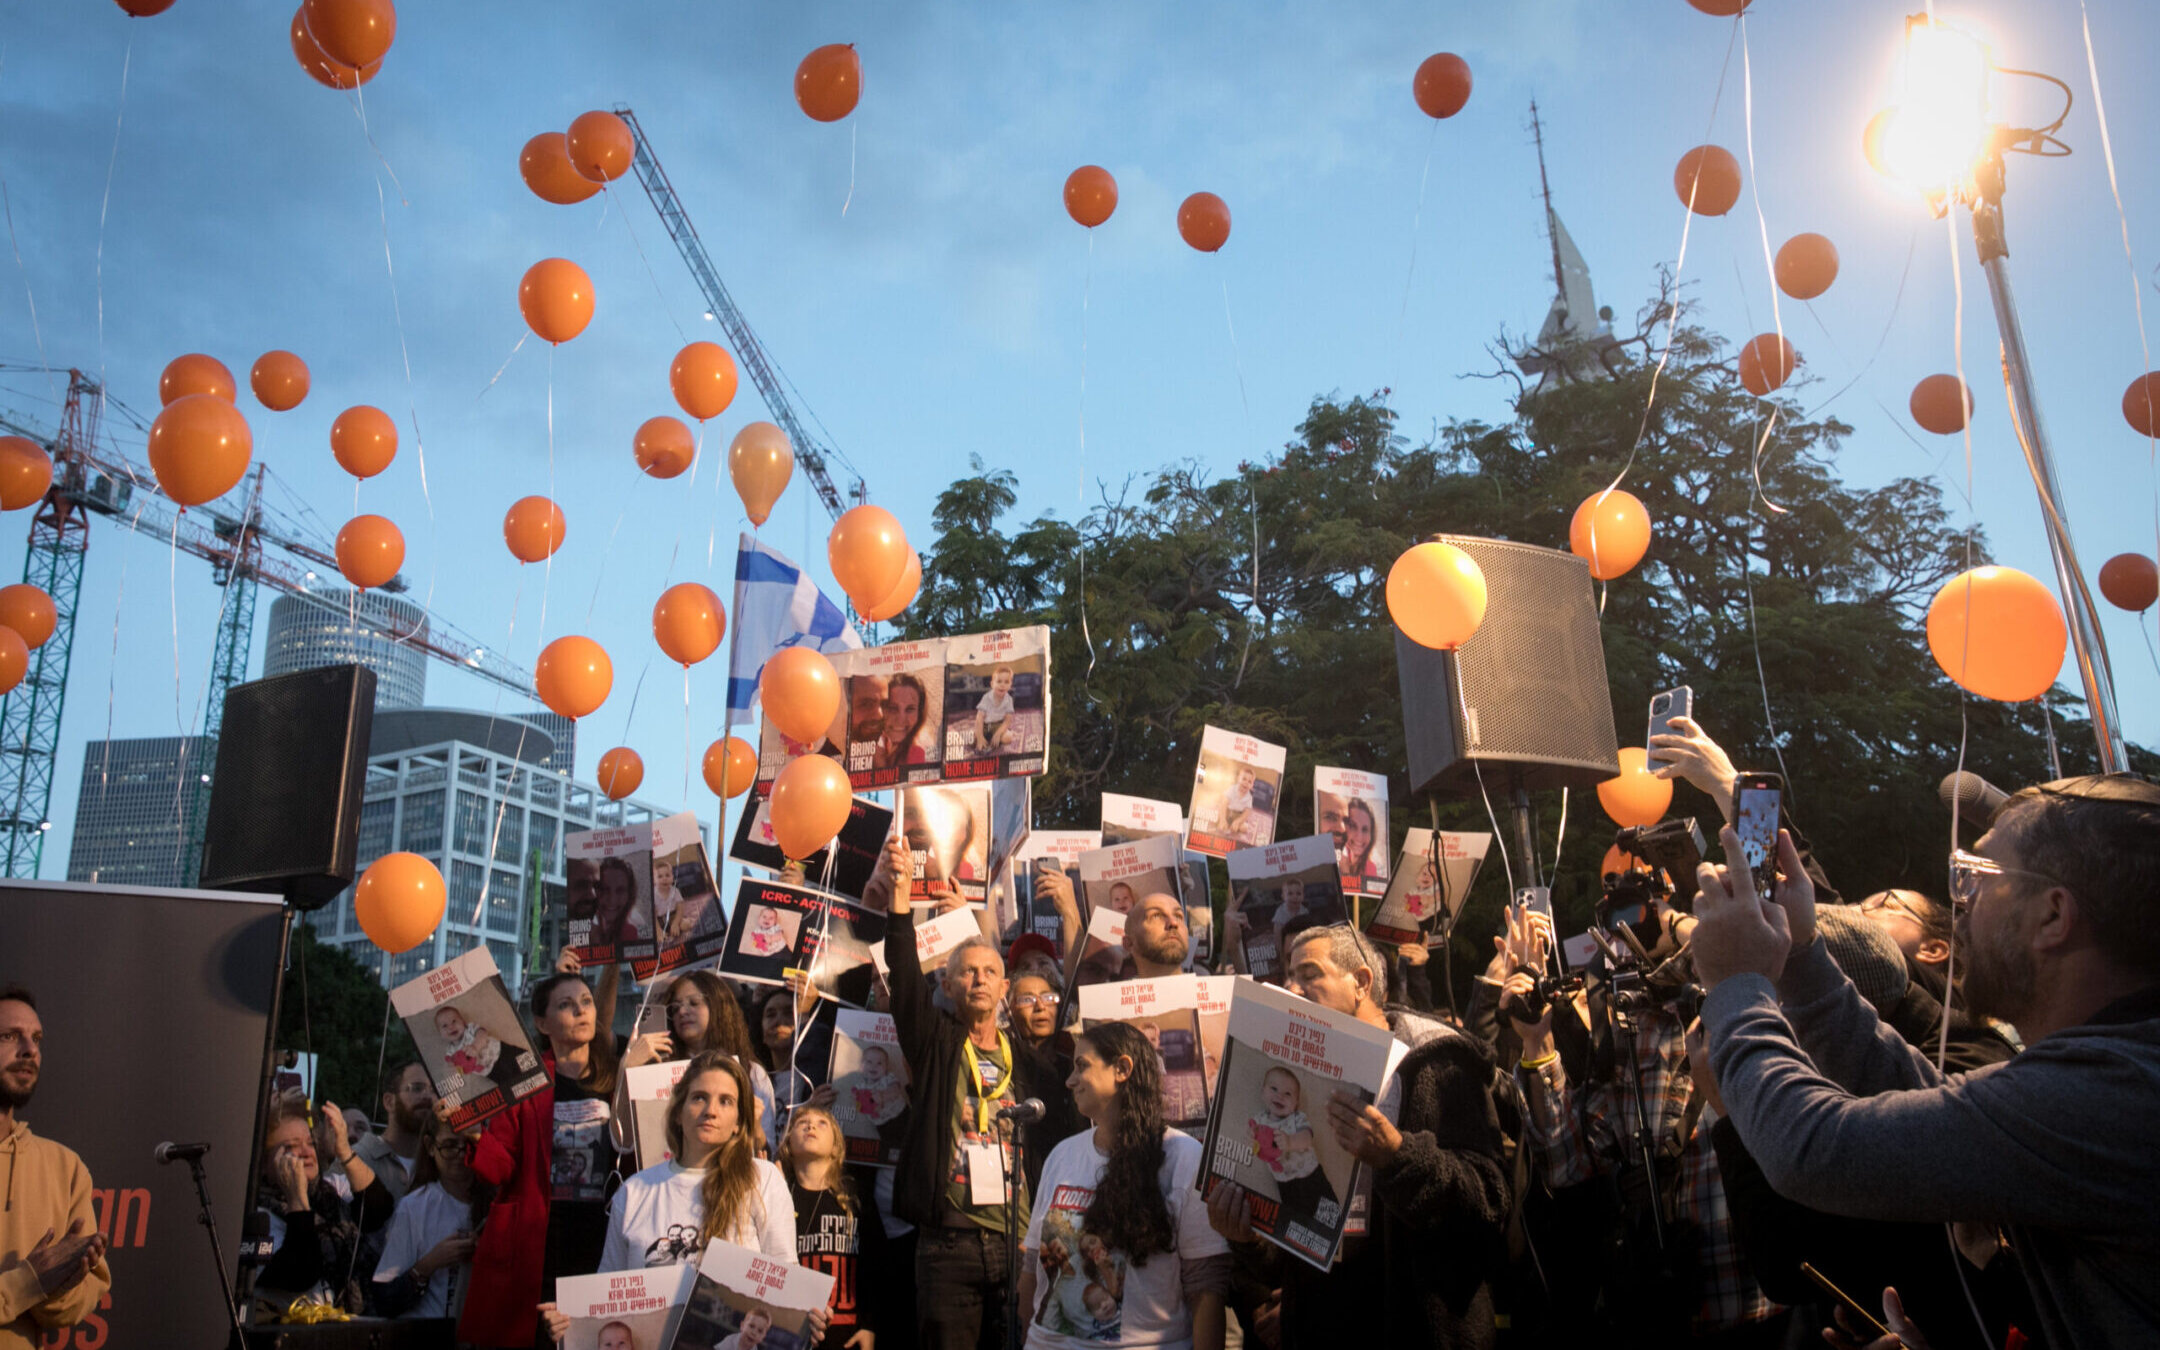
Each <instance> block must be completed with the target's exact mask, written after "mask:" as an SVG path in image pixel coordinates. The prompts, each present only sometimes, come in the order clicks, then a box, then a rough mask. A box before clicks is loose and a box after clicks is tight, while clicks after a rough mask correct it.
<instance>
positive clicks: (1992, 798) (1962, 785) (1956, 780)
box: [1935, 769, 2010, 829]
mask: <svg viewBox="0 0 2160 1350" xmlns="http://www.w3.org/2000/svg"><path fill="white" fill-rule="evenodd" d="M1935 795H1936V796H1938V797H1940V798H1942V804H1943V805H1944V806H1947V807H1949V808H1951V809H1952V810H1954V811H1956V812H1957V813H1958V819H1959V820H1970V821H1972V822H1973V823H1974V824H1975V825H1977V826H1979V827H1980V828H1981V829H1986V828H1987V827H1988V826H1989V825H1990V824H1992V823H1994V820H1995V813H1996V812H1997V811H1999V810H2001V809H2002V804H2003V803H2004V802H2006V801H2009V800H2010V794H2009V793H2007V792H2005V791H2003V790H2002V789H2001V788H1999V787H1996V786H1995V785H1994V784H1993V783H1990V782H1989V781H1988V780H1987V779H1985V778H1982V777H1981V776H1980V775H1979V774H1976V773H1970V772H1968V771H1966V770H1964V769H1960V770H1958V771H1957V772H1956V773H1953V774H1950V775H1949V776H1948V777H1946V778H1944V779H1943V780H1942V782H1941V784H1939V785H1938V786H1937V787H1936V789H1935Z"/></svg>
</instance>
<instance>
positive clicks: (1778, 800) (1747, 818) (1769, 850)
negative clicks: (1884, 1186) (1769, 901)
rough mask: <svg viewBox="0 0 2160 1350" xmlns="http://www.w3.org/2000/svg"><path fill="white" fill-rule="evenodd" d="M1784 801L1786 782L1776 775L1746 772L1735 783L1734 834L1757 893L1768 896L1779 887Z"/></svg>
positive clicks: (1735, 863)
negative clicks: (1780, 821)
mask: <svg viewBox="0 0 2160 1350" xmlns="http://www.w3.org/2000/svg"><path fill="white" fill-rule="evenodd" d="M1784 802H1785V780H1784V779H1782V778H1780V777H1778V776H1777V775H1776V774H1774V773H1743V774H1741V775H1740V776H1739V778H1738V779H1737V780H1735V782H1734V783H1733V832H1734V833H1735V834H1738V835H1739V836H1740V852H1741V853H1742V855H1744V856H1743V857H1742V858H1741V859H1733V858H1727V859H1726V860H1725V863H1726V865H1727V866H1729V867H1731V866H1739V865H1740V864H1741V863H1742V862H1744V863H1745V864H1746V866H1747V869H1748V871H1749V872H1750V873H1752V874H1753V875H1754V877H1755V893H1756V894H1757V895H1759V896H1765V897H1767V896H1768V895H1769V894H1770V892H1771V889H1772V888H1773V887H1775V886H1776V885H1777V835H1778V812H1779V810H1780V808H1781V807H1783V805H1784Z"/></svg>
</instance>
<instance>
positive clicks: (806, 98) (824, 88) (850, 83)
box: [795, 42, 862, 122]
mask: <svg viewBox="0 0 2160 1350" xmlns="http://www.w3.org/2000/svg"><path fill="white" fill-rule="evenodd" d="M861 98H862V58H861V57H860V56H858V55H856V52H855V47H854V45H853V44H852V43H842V42H835V43H831V44H828V45H826V46H823V47H820V48H818V49H817V50H816V51H814V52H811V53H810V54H809V55H808V56H806V57H804V58H803V59H802V64H801V65H799V66H797V67H795V102H796V103H797V104H799V105H801V107H802V110H803V112H804V113H806V114H807V115H808V116H809V117H810V118H812V119H813V120H815V121H819V122H837V121H839V120H840V119H841V118H843V117H845V116H847V115H848V114H849V113H851V112H853V111H855V104H856V103H857V102H858V101H859V100H860V99H861Z"/></svg>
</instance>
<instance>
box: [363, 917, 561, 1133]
mask: <svg viewBox="0 0 2160 1350" xmlns="http://www.w3.org/2000/svg"><path fill="white" fill-rule="evenodd" d="M390 1006H391V1007H393V1008H395V1009H397V1015H398V1016H399V1018H401V1019H402V1020H403V1021H404V1023H405V1029H406V1030H407V1031H409V1032H411V1033H412V1039H413V1047H414V1048H415V1049H416V1050H418V1051H419V1053H420V1063H421V1065H422V1067H424V1068H425V1069H426V1070H427V1076H428V1081H429V1082H431V1083H433V1084H434V1085H435V1095H436V1096H437V1097H438V1098H440V1099H441V1100H442V1101H443V1102H445V1103H446V1104H448V1106H449V1107H450V1126H451V1128H452V1129H457V1130H463V1129H466V1128H468V1127H470V1126H473V1125H477V1124H479V1123H480V1122H481V1121H484V1120H486V1119H488V1118H489V1117H491V1116H494V1115H497V1114H499V1113H500V1112H503V1111H507V1110H509V1109H510V1108H511V1107H512V1106H514V1105H516V1104H517V1103H518V1102H520V1101H523V1100H524V1099H525V1098H527V1097H530V1096H532V1095H533V1094H534V1093H535V1092H538V1091H540V1090H541V1089H542V1088H545V1087H546V1086H547V1085H548V1075H547V1069H546V1067H545V1066H543V1065H542V1064H541V1063H540V1056H539V1055H537V1054H535V1053H534V1052H533V1046H532V1041H531V1039H530V1038H529V1037H527V1036H526V1034H525V1024H524V1022H523V1021H522V1020H521V1019H520V1018H519V1017H518V1015H517V1009H516V1008H515V1007H514V1006H512V1004H511V1002H510V991H509V990H508V989H506V988H504V987H503V981H502V974H501V973H500V972H499V971H497V970H496V968H495V958H494V956H493V955H491V954H490V953H489V952H488V949H487V948H486V947H485V946H480V947H475V948H473V949H472V950H471V951H469V952H466V953H465V954H464V955H463V956H459V957H456V958H453V959H452V960H449V961H446V962H444V963H443V964H442V965H439V966H437V967H436V968H435V969H433V970H430V971H425V972H423V973H422V974H420V975H418V976H415V977H414V978H413V979H410V980H407V981H406V982H405V983H403V984H401V985H399V986H398V987H397V988H395V989H393V990H391V991H390Z"/></svg>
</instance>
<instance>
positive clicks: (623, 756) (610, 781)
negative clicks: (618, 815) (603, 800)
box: [598, 745, 645, 802]
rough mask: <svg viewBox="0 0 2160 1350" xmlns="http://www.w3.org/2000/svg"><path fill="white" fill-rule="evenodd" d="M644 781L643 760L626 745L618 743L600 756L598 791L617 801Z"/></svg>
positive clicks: (636, 788)
mask: <svg viewBox="0 0 2160 1350" xmlns="http://www.w3.org/2000/svg"><path fill="white" fill-rule="evenodd" d="M644 781H645V760H644V758H643V757H642V756H641V755H639V754H638V752H637V751H635V750H632V749H631V748H630V747H629V746H627V745H618V746H616V747H615V748H614V749H612V750H609V751H607V752H606V753H605V754H603V755H601V756H600V774H599V778H598V782H599V784H600V791H601V792H603V793H605V794H606V795H607V799H608V800H609V801H611V802H619V801H621V800H622V799H623V798H625V797H627V796H629V795H630V794H631V793H633V792H635V791H637V790H638V788H639V786H640V785H642V784H643V783H644Z"/></svg>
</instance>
